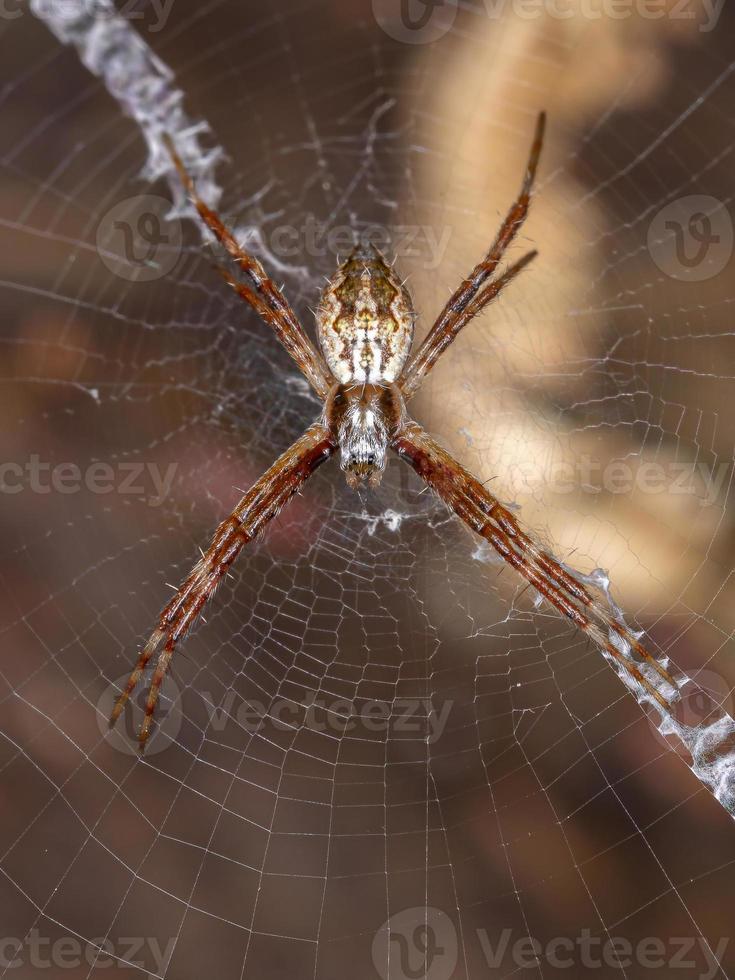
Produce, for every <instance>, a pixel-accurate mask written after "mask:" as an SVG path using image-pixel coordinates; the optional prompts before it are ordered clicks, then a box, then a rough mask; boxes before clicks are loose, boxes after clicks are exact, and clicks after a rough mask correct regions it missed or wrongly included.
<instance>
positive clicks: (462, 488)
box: [393, 422, 678, 712]
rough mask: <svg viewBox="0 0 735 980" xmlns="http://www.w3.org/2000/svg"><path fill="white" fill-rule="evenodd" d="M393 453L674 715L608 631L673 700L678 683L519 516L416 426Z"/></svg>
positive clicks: (399, 439)
mask: <svg viewBox="0 0 735 980" xmlns="http://www.w3.org/2000/svg"><path fill="white" fill-rule="evenodd" d="M393 448H394V449H395V451H396V452H397V453H398V455H399V456H400V457H401V458H402V459H405V460H406V462H408V463H409V464H410V465H411V466H412V467H413V468H414V470H415V471H416V472H417V473H418V474H419V476H420V477H421V478H422V479H423V480H425V481H426V483H428V485H429V486H430V487H432V488H433V489H434V490H435V491H436V492H437V493H438V494H439V496H440V497H441V498H442V500H443V501H444V502H445V503H446V504H448V505H449V507H451V508H452V510H453V511H454V512H455V514H457V515H458V517H460V518H461V519H462V520H463V521H464V523H465V524H467V526H468V527H469V528H471V529H472V530H473V531H475V532H476V533H477V534H479V535H480V536H481V537H483V538H484V539H485V540H486V541H487V542H488V543H489V544H491V545H492V547H493V548H494V549H495V551H496V552H497V553H498V554H499V555H500V557H501V558H503V560H504V561H506V562H507V563H508V564H509V565H511V566H512V567H513V568H515V569H516V570H517V571H518V572H519V573H520V574H521V575H522V576H523V577H524V578H525V579H526V580H527V581H528V582H530V583H531V585H532V586H533V587H534V588H535V589H536V590H537V591H538V592H539V594H540V595H542V596H543V597H544V598H545V599H547V600H548V601H549V602H550V603H551V604H552V605H553V606H554V607H555V608H556V609H557V610H558V611H559V612H560V613H562V615H563V616H566V618H567V619H569V620H570V621H571V622H572V623H574V624H575V626H577V627H579V629H581V630H582V631H583V632H584V633H586V634H587V635H588V636H589V637H590V638H591V639H592V640H593V641H594V642H595V643H596V645H597V646H598V647H599V648H601V649H602V650H604V651H605V652H606V653H607V654H608V655H609V656H610V657H612V658H613V659H614V660H615V661H616V662H617V663H618V664H620V666H621V667H622V668H623V669H624V670H625V671H626V672H627V673H628V674H629V675H630V676H631V677H633V678H634V679H635V680H636V681H637V682H638V684H640V685H641V687H642V688H643V689H644V690H645V691H646V693H647V694H648V695H649V696H650V697H652V698H653V699H654V700H655V701H656V702H657V704H658V705H659V706H660V707H661V708H662V709H663V710H664V711H666V712H670V711H671V703H670V701H668V700H667V699H666V698H665V697H664V696H663V695H662V694H661V692H660V691H659V690H658V688H657V687H655V686H654V685H653V684H652V683H651V681H650V680H649V679H648V678H647V677H646V676H644V674H643V673H642V672H641V670H640V669H639V667H638V666H636V664H635V662H634V661H633V660H632V659H629V658H628V657H627V656H625V655H624V654H623V653H621V651H620V650H618V648H617V647H616V646H615V645H614V644H613V643H612V642H611V641H610V637H609V635H608V636H606V635H605V632H604V631H605V630H607V631H608V634H609V633H610V632H612V633H614V634H615V635H616V636H618V637H619V638H620V639H621V641H622V645H623V646H624V647H625V646H627V647H628V649H629V650H631V652H634V653H635V654H636V655H637V656H639V657H640V658H641V659H642V660H644V661H645V662H646V663H647V664H648V665H650V667H651V668H652V669H653V670H655V671H656V673H657V674H658V675H659V677H660V678H661V679H662V680H663V681H664V682H665V683H666V684H667V685H668V686H669V687H670V688H671V689H672V692H673V694H672V696H673V697H676V696H677V694H678V688H677V685H676V681H675V680H674V679H673V678H672V677H671V675H670V674H669V673H668V672H667V671H666V670H665V669H664V668H663V667H662V666H661V664H660V663H659V662H658V661H657V660H656V659H655V657H653V656H652V655H651V654H650V653H649V652H648V651H647V650H646V649H645V648H644V647H643V646H642V645H641V643H639V641H638V640H637V639H636V638H635V637H634V636H633V635H632V634H631V632H630V631H629V630H627V629H626V628H625V626H624V625H623V624H622V623H620V622H618V621H617V620H616V619H614V618H613V617H612V616H611V615H610V613H609V612H608V611H607V609H605V608H604V606H602V605H601V604H600V603H599V602H597V601H596V600H595V599H594V597H593V596H592V595H591V593H590V592H589V590H588V589H587V588H586V586H585V585H584V584H583V583H582V582H580V581H579V580H578V579H577V578H576V577H575V576H574V575H573V574H572V573H571V572H570V571H569V570H568V569H566V568H564V567H563V566H562V565H561V564H560V562H558V561H557V559H556V558H554V557H553V556H552V555H550V554H548V553H547V552H545V551H544V550H543V549H542V548H541V547H540V546H539V545H538V544H536V542H535V541H534V540H533V539H532V538H531V536H530V535H529V534H528V532H527V531H524V530H523V529H522V528H521V525H520V524H519V522H518V519H517V518H516V517H515V515H513V514H512V513H511V512H510V511H509V510H508V509H507V508H506V507H503V505H502V504H501V503H500V502H499V501H498V500H497V499H496V498H495V497H493V495H492V494H491V493H488V491H487V490H486V489H485V487H484V486H483V485H482V484H481V483H480V482H479V481H478V480H476V479H475V478H474V477H473V476H472V475H471V474H470V473H469V472H468V471H467V470H466V469H464V467H463V466H461V465H460V464H459V463H458V462H457V461H456V460H455V459H454V458H453V457H452V456H450V455H449V453H447V452H446V451H445V450H444V449H442V448H441V446H439V445H438V443H436V442H435V441H434V440H433V439H432V438H431V436H429V435H428V434H427V433H426V432H424V430H423V429H422V428H421V427H420V426H419V425H417V424H416V423H415V422H410V423H408V424H407V425H405V426H404V427H403V428H402V430H401V431H400V432H399V434H398V435H397V437H396V438H395V440H394V442H393Z"/></svg>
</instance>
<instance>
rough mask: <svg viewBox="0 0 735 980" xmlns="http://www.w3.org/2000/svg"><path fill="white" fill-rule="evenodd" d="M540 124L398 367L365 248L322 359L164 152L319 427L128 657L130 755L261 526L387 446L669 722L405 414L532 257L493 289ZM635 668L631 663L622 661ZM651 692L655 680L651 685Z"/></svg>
mask: <svg viewBox="0 0 735 980" xmlns="http://www.w3.org/2000/svg"><path fill="white" fill-rule="evenodd" d="M545 122H546V119H545V114H544V113H542V114H541V115H540V116H539V118H538V123H537V126H536V134H535V138H534V141H533V145H532V147H531V153H530V157H529V161H528V167H527V170H526V175H525V178H524V181H523V185H522V187H521V192H520V194H519V196H518V198H517V200H516V201H515V203H514V204H513V206H512V207H511V209H510V211H509V212H508V214H507V216H506V218H505V221H504V222H503V224H502V226H501V228H500V231H499V232H498V235H497V237H496V239H495V241H494V243H493V245H492V247H491V248H490V251H489V252H488V253H487V255H485V257H484V258H483V259H482V261H481V262H480V263H479V264H478V265H477V266H475V268H474V269H473V270H472V272H471V273H470V275H469V276H468V278H467V279H465V280H464V282H463V283H462V284H461V285H460V286H459V288H458V289H457V290H456V291H455V292H454V294H453V295H452V296H451V297H450V299H449V301H448V303H447V304H446V306H445V307H444V309H443V310H442V312H441V313H440V315H439V318H438V319H437V320H436V322H435V323H434V325H433V326H432V328H431V330H430V331H429V333H428V334H427V336H426V338H425V339H424V341H423V343H422V344H421V346H420V347H419V348H418V350H417V351H416V353H414V354H413V356H412V357H411V358H410V359H409V354H410V352H411V344H412V340H413V329H414V320H415V314H414V310H413V303H412V301H411V297H410V295H409V293H408V291H407V290H406V288H405V287H404V286H403V285H402V284H401V282H400V281H399V279H398V278H397V277H396V275H395V273H394V272H393V270H392V269H391V268H390V267H389V266H388V265H387V264H386V262H385V260H384V258H383V256H382V255H381V254H380V252H378V251H377V249H375V248H374V247H373V246H357V247H356V248H355V249H354V250H353V251H352V252H351V254H350V255H349V257H348V258H347V260H346V261H345V262H344V263H343V264H342V265H341V266H340V267H339V269H338V271H337V273H336V274H335V276H334V277H333V278H332V279H331V280H330V281H329V282H328V283H327V286H326V287H325V289H324V291H323V293H322V297H321V301H320V304H319V308H318V310H317V313H316V321H317V332H318V336H319V344H320V347H321V353H319V351H318V350H317V349H316V348H315V347H314V346H313V345H312V343H311V341H310V340H309V339H308V337H307V335H306V333H305V331H304V329H303V327H302V326H301V324H300V323H299V321H298V320H297V318H296V315H295V313H294V312H293V310H292V308H291V306H290V304H289V303H288V300H287V299H286V298H285V296H284V295H283V293H282V292H281V290H280V289H279V288H278V287H277V286H276V285H275V283H274V282H273V281H272V280H271V279H269V278H268V276H267V275H266V273H265V270H264V269H263V267H262V265H261V264H260V262H259V261H258V260H257V259H256V258H255V257H254V256H252V255H249V254H248V253H247V252H245V251H244V250H243V249H242V248H241V247H240V246H239V245H238V244H237V242H236V241H235V239H234V237H233V235H232V233H231V232H230V231H229V230H228V229H227V228H226V227H225V225H224V224H223V222H222V221H221V220H220V218H219V217H218V215H217V214H216V213H215V212H214V211H212V210H211V209H210V208H208V207H207V205H206V204H205V203H204V202H203V201H202V200H201V199H200V198H199V197H198V196H197V193H196V190H195V188H194V183H193V181H192V179H191V177H190V176H189V174H188V173H187V171H186V169H185V168H184V165H183V163H182V161H181V159H180V157H179V155H178V153H177V151H176V148H175V147H174V145H173V143H172V141H171V140H170V139H167V146H168V149H169V152H170V153H171V157H172V159H173V162H174V164H175V166H176V169H177V170H178V173H179V175H180V177H181V180H182V182H183V184H184V186H185V187H186V189H187V191H188V193H189V195H190V197H191V199H192V201H193V203H194V205H195V206H196V208H197V210H198V212H199V214H200V216H201V218H202V220H203V221H204V223H205V224H206V225H207V227H208V228H209V229H210V230H211V231H212V233H213V234H214V235H215V237H216V238H217V240H218V241H219V242H220V244H221V245H222V246H224V248H225V249H226V250H227V252H228V253H229V254H230V256H231V257H232V259H233V260H234V262H235V264H236V266H237V267H238V268H239V269H240V272H241V273H242V274H243V276H244V277H245V279H247V280H248V283H245V282H240V281H237V280H235V279H234V278H233V277H232V275H231V274H230V273H229V272H228V271H226V270H222V269H221V270H220V272H221V274H222V275H223V277H224V279H225V280H226V282H227V283H228V284H229V285H230V286H231V287H232V288H233V289H234V290H235V291H236V292H237V293H238V294H239V295H240V296H241V297H242V299H244V300H245V302H246V303H248V304H249V305H250V306H252V307H253V309H255V310H256V311H257V312H258V313H259V314H260V316H261V317H262V318H263V320H265V321H266V323H268V324H269V325H270V326H271V327H272V328H273V330H274V332H275V334H276V336H277V337H278V339H279V340H280V342H281V343H282V344H283V346H284V347H285V348H286V350H287V351H288V353H289V354H290V355H291V357H293V359H294V360H295V361H296V364H297V365H298V366H299V368H300V370H301V371H302V373H303V374H304V375H305V377H306V379H307V380H308V382H309V384H310V385H311V387H312V388H313V389H314V391H315V393H316V394H317V395H318V396H319V398H320V399H321V400H322V402H323V403H324V408H323V411H322V415H321V417H320V419H319V420H318V421H317V422H315V423H314V424H313V425H311V426H310V427H309V428H308V429H307V430H306V432H305V433H304V434H303V435H302V436H301V438H300V439H298V440H297V441H296V442H295V443H294V444H293V445H292V446H291V447H290V448H289V449H287V450H286V452H285V453H283V455H282V456H280V457H279V459H277V460H276V462H275V463H274V464H273V466H271V468H270V469H269V470H268V471H267V472H266V473H265V474H264V475H263V476H262V477H261V478H260V480H258V482H257V483H256V484H255V485H254V486H253V487H252V488H251V489H250V490H249V491H248V493H246V494H245V496H244V497H243V498H242V500H241V501H240V502H239V503H238V505H237V507H236V508H235V510H234V511H233V512H232V514H231V515H230V516H229V517H228V518H227V519H226V520H225V521H224V522H223V523H222V524H220V525H219V527H218V528H217V530H216V532H215V535H214V539H213V541H212V543H211V544H210V546H209V550H208V551H207V552H206V554H204V553H203V555H202V559H201V561H199V562H197V564H196V565H195V566H194V569H193V570H192V572H191V573H190V575H189V577H188V578H187V579H186V581H185V582H184V584H183V585H182V586H181V588H180V589H179V591H178V592H177V593H176V595H175V596H174V597H173V599H172V600H171V601H170V602H169V603H168V605H167V606H166V607H165V609H164V610H163V612H162V613H161V616H160V619H159V622H158V626H157V627H156V629H155V630H154V631H153V634H152V636H151V637H150V639H149V640H148V642H147V644H146V645H145V647H144V649H143V652H142V653H141V654H140V657H139V659H138V662H137V663H136V665H135V667H134V669H133V671H132V673H131V675H130V679H129V680H128V683H127V686H126V688H125V690H124V691H123V692H122V694H121V695H120V697H119V698H118V700H117V701H116V703H115V707H114V709H113V712H112V716H111V719H110V723H111V724H114V723H115V721H116V720H117V718H118V717H119V716H120V714H121V712H122V710H123V708H124V706H125V704H126V702H127V700H128V698H129V697H130V694H131V692H132V690H133V689H134V688H135V686H136V685H137V684H138V682H139V681H140V678H141V676H142V673H143V671H144V669H145V667H146V665H147V664H148V662H149V660H150V659H151V657H152V656H153V654H154V653H155V652H156V650H158V648H159V647H160V646H161V644H163V646H162V649H161V650H160V652H159V654H158V660H157V663H156V668H155V671H154V674H153V678H152V681H151V685H150V689H149V692H148V698H147V701H146V707H145V716H144V719H143V723H142V726H141V729H140V733H139V744H140V748H141V750H142V749H143V748H144V747H145V743H146V741H147V739H148V736H149V734H150V730H151V723H152V719H153V713H154V710H155V707H156V702H157V700H158V695H159V691H160V688H161V684H162V682H163V678H164V676H165V674H166V671H167V670H168V668H169V666H170V664H171V658H172V657H173V654H174V650H175V648H176V644H177V643H179V642H180V641H181V640H183V639H184V637H185V636H186V635H187V633H188V632H189V630H190V629H191V627H192V625H193V623H194V621H195V620H196V618H197V616H198V615H199V613H200V612H201V611H202V609H203V608H204V606H205V605H206V603H207V602H208V600H209V599H210V598H211V596H212V595H213V593H214V591H215V589H216V588H217V585H218V584H219V583H220V581H221V580H222V578H223V576H224V575H225V574H226V573H227V571H228V569H229V567H230V566H231V565H232V563H233V562H234V560H235V558H237V556H238V554H239V552H240V550H241V549H242V548H243V546H244V545H246V544H247V543H248V542H249V541H252V540H253V538H254V537H255V536H256V535H257V534H259V533H260V531H262V530H263V528H264V527H265V526H266V525H267V524H268V522H269V521H271V520H273V518H274V517H275V516H276V515H277V514H278V512H279V511H280V510H281V508H282V507H283V505H284V504H285V503H286V502H287V501H288V500H289V499H290V498H291V497H292V496H293V495H294V494H295V493H296V491H297V490H299V489H300V488H301V487H302V486H303V485H304V483H305V482H306V481H307V480H308V478H309V477H310V476H311V474H312V473H313V472H314V471H315V470H316V468H317V467H318V466H320V465H321V464H322V463H324V462H325V461H326V460H327V459H329V457H330V456H332V455H333V454H334V453H336V452H337V451H338V450H339V454H340V465H341V467H342V470H343V471H344V473H345V476H346V479H347V483H348V484H349V485H350V486H351V487H353V488H357V487H359V486H360V485H361V484H362V483H364V482H367V484H368V486H370V487H375V486H377V484H378V483H379V482H380V479H381V476H382V473H383V470H384V468H385V465H386V461H387V454H388V450H389V449H392V450H393V451H394V452H396V453H397V454H398V456H399V457H400V458H402V459H404V460H405V461H406V462H407V463H409V464H410V465H411V466H412V467H413V468H414V470H415V471H416V472H417V473H418V474H419V476H421V477H422V478H423V479H424V480H425V482H426V483H427V484H428V485H429V486H430V487H432V489H433V490H434V491H435V492H436V493H437V494H438V495H439V496H440V497H441V499H442V500H444V502H445V503H446V504H447V505H448V506H449V507H451V509H452V510H453V511H454V512H455V514H457V515H458V516H459V517H460V518H461V519H462V520H463V521H464V522H465V524H467V525H468V526H469V527H470V528H471V529H472V530H473V531H475V532H476V533H477V534H479V535H481V536H482V537H483V538H484V539H485V540H486V541H488V542H489V544H490V545H492V547H493V548H494V549H495V551H496V552H497V553H498V554H499V555H500V557H501V558H503V559H504V560H505V561H506V562H507V563H508V564H509V565H512V566H513V568H515V569H517V570H518V572H520V574H521V575H522V576H523V577H524V578H525V579H526V580H527V581H528V582H529V583H530V584H531V585H532V586H533V587H534V588H535V589H536V590H537V591H538V593H539V594H540V595H541V596H543V597H544V598H546V599H547V600H548V601H549V602H550V603H551V604H552V605H553V606H554V607H555V608H556V609H557V610H558V611H559V612H560V613H562V615H564V616H566V617H567V618H568V619H569V620H571V622H573V623H574V624H575V625H576V626H577V627H579V629H581V630H583V631H584V632H585V633H586V634H587V636H589V637H590V638H591V639H592V640H593V641H594V642H595V643H596V644H597V646H598V647H599V648H600V649H601V650H602V651H603V653H604V654H605V655H606V656H607V658H608V660H610V661H611V662H613V663H615V664H616V665H617V669H618V671H619V672H621V671H625V672H626V673H627V675H628V676H629V677H631V678H633V679H634V681H635V682H637V684H638V685H640V688H642V689H643V691H644V692H645V695H646V696H647V697H648V698H649V699H653V700H654V701H655V702H656V703H657V704H658V706H659V707H660V708H661V709H663V710H664V711H666V712H668V711H670V709H671V704H670V701H668V700H667V699H666V697H664V695H663V694H662V693H661V691H660V690H659V689H658V687H657V686H655V684H658V683H660V681H656V678H655V677H654V673H655V674H657V675H658V677H659V678H660V680H662V681H663V682H664V683H665V684H666V685H668V687H669V688H671V692H672V695H671V697H672V698H673V697H676V696H677V694H678V689H677V686H676V682H675V681H674V679H673V678H672V677H671V675H670V674H669V673H668V672H667V671H666V670H665V669H664V667H663V666H662V665H661V664H660V663H659V662H658V661H657V660H656V659H655V658H654V657H653V656H652V655H651V654H650V653H649V652H648V651H647V650H646V649H645V648H644V647H643V646H642V645H641V644H640V643H639V641H638V639H637V638H636V637H635V636H634V635H633V634H632V633H631V631H630V630H629V629H628V627H627V626H626V625H625V623H624V622H623V621H622V619H621V618H619V617H618V618H615V617H614V616H613V615H611V614H610V612H609V611H608V610H607V609H606V608H604V606H603V605H602V604H601V603H599V602H598V601H597V600H596V599H595V598H594V597H593V595H592V594H591V593H590V592H589V590H588V589H587V587H586V586H585V585H584V583H583V582H582V581H581V579H580V578H579V577H578V576H577V575H575V574H574V573H573V572H571V571H570V570H569V569H568V568H566V567H565V566H564V565H562V564H561V563H560V562H559V561H558V560H557V559H556V558H554V557H553V556H552V555H551V554H549V553H548V552H546V551H544V550H543V548H542V547H541V546H540V545H538V544H537V543H536V542H535V541H534V540H533V538H532V537H531V536H530V535H529V534H528V533H527V532H526V531H524V530H523V528H522V527H521V525H520V524H519V522H518V520H517V518H516V517H515V516H514V515H513V514H512V513H511V512H510V511H509V510H508V509H507V508H506V507H504V506H503V505H502V504H501V503H500V502H499V501H498V500H497V499H496V498H495V497H493V496H492V494H490V493H488V491H487V490H486V489H485V487H484V486H483V485H482V484H481V483H480V482H479V481H478V480H476V479H475V478H474V477H473V476H472V475H471V474H470V473H469V472H468V471H467V470H466V469H464V467H462V466H461V465H460V464H459V463H458V462H457V461H456V460H454V459H453V458H452V457H451V456H450V455H449V453H447V452H446V451H445V450H444V449H442V448H441V447H440V446H439V445H438V444H437V443H436V442H435V441H434V440H433V439H432V438H431V436H430V435H429V434H428V433H427V432H425V431H424V430H423V429H422V428H421V426H420V425H418V424H417V423H416V422H414V421H413V419H411V418H410V417H409V415H408V414H407V411H406V402H407V401H408V400H409V399H410V398H411V396H412V395H414V394H415V393H416V392H417V391H418V389H419V387H420V385H421V384H422V382H423V381H424V379H425V378H426V375H427V374H428V373H429V371H431V369H432V367H433V366H434V364H435V363H436V362H437V360H438V359H439V357H440V356H441V354H442V353H443V352H444V351H445V350H446V349H447V347H449V345H450V344H451V343H452V341H453V340H454V339H455V337H456V336H457V335H458V333H459V332H460V330H461V329H462V328H463V327H464V326H465V325H466V324H467V323H469V321H470V320H472V319H473V317H476V316H477V315H478V313H480V312H481V311H482V310H484V309H485V307H486V306H487V305H488V303H490V302H491V300H493V299H494V298H495V297H496V296H498V295H499V293H500V292H501V291H502V290H503V289H504V288H505V286H507V285H508V284H509V283H510V282H511V281H512V280H513V279H515V278H516V276H517V275H518V274H519V273H520V272H521V271H522V270H523V269H525V267H526V266H527V265H528V264H529V263H530V262H531V261H532V260H533V259H534V258H535V257H536V254H537V253H536V252H535V251H531V252H528V253H527V254H526V255H524V256H523V257H522V258H521V259H519V260H518V261H517V262H515V263H514V264H513V265H511V266H510V267H509V268H507V269H506V271H505V272H503V273H502V274H501V275H499V276H498V277H497V278H495V279H493V278H492V277H493V275H494V273H495V272H496V270H497V268H498V266H499V264H500V262H501V260H502V258H503V255H504V253H505V251H506V249H507V248H508V246H509V245H510V244H511V242H512V241H513V239H514V238H515V237H516V235H517V234H518V231H519V229H520V228H521V226H522V225H523V222H524V221H525V219H526V216H527V214H528V209H529V204H530V199H531V189H532V186H533V182H534V178H535V176H536V171H537V169H538V163H539V158H540V155H541V147H542V144H543V137H544V129H545ZM634 655H635V657H637V658H638V661H639V662H636V660H635V659H634ZM654 682H655V683H654Z"/></svg>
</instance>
